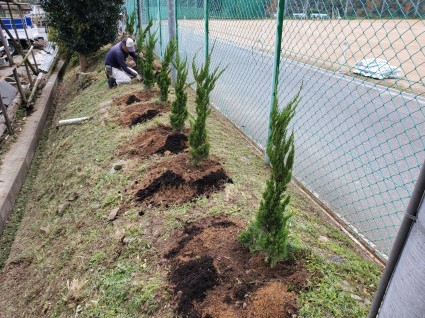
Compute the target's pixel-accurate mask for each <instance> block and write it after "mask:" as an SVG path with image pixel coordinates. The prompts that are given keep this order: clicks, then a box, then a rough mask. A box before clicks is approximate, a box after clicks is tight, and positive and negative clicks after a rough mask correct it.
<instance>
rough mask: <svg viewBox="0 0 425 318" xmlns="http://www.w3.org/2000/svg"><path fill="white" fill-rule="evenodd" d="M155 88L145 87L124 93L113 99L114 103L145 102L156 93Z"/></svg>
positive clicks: (119, 104) (120, 104)
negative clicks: (144, 88) (145, 88)
mask: <svg viewBox="0 0 425 318" xmlns="http://www.w3.org/2000/svg"><path fill="white" fill-rule="evenodd" d="M158 93H159V91H158V90H157V89H147V90H142V91H136V92H132V93H128V94H125V95H124V96H120V97H117V98H115V99H114V102H115V104H117V105H118V106H122V105H131V104H134V103H138V102H147V101H150V100H151V99H152V98H154V97H156V96H157V95H158Z"/></svg>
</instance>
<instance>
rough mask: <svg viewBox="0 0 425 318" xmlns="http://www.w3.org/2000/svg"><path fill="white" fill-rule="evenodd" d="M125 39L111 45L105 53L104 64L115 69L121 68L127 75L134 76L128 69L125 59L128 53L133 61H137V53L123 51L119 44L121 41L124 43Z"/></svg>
mask: <svg viewBox="0 0 425 318" xmlns="http://www.w3.org/2000/svg"><path fill="white" fill-rule="evenodd" d="M125 40H126V39H124V40H122V41H120V42H118V43H117V44H115V45H114V46H113V47H111V49H110V50H109V52H108V54H106V59H105V65H110V66H112V67H115V68H117V69H122V70H123V71H124V72H126V73H127V74H128V75H130V76H134V74H133V73H132V72H131V71H130V69H129V68H128V66H127V63H126V62H125V61H126V59H127V57H128V56H129V55H130V56H131V57H132V58H133V59H134V61H137V54H136V53H135V52H130V53H125V52H124V51H123V49H122V48H121V45H122V44H123V41H124V43H125ZM124 45H125V44H124Z"/></svg>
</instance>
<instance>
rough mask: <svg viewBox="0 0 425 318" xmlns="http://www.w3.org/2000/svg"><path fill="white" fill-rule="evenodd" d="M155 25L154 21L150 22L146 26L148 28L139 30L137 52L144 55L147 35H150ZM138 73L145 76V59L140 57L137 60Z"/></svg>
mask: <svg viewBox="0 0 425 318" xmlns="http://www.w3.org/2000/svg"><path fill="white" fill-rule="evenodd" d="M152 25H153V21H152V19H151V20H150V21H149V23H148V25H147V26H146V28H145V29H144V30H143V28H142V27H140V28H139V32H138V33H137V38H136V48H137V52H139V54H140V53H142V54H144V53H143V51H144V48H145V39H146V35H147V34H148V32H149V30H150V28H151V27H152ZM137 71H138V72H139V74H142V75H143V73H144V72H143V58H142V57H140V58H138V59H137Z"/></svg>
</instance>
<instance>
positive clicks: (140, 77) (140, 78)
mask: <svg viewBox="0 0 425 318" xmlns="http://www.w3.org/2000/svg"><path fill="white" fill-rule="evenodd" d="M136 78H137V80H138V81H139V82H140V81H141V80H142V76H141V75H140V74H137V76H136Z"/></svg>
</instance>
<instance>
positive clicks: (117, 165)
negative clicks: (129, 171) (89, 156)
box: [114, 160, 126, 170]
mask: <svg viewBox="0 0 425 318" xmlns="http://www.w3.org/2000/svg"><path fill="white" fill-rule="evenodd" d="M125 163H126V162H125V161H123V160H120V161H118V162H116V163H114V169H115V170H121V169H122V167H123V166H124V165H125Z"/></svg>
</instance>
